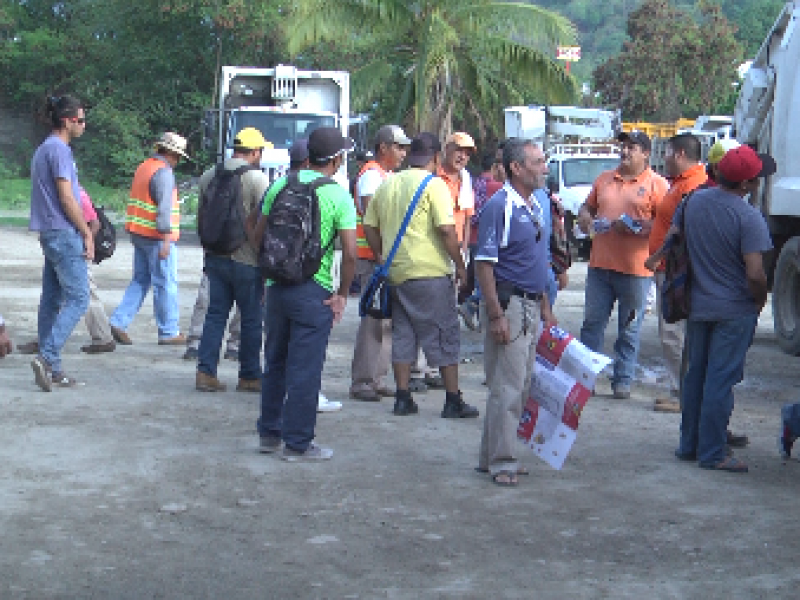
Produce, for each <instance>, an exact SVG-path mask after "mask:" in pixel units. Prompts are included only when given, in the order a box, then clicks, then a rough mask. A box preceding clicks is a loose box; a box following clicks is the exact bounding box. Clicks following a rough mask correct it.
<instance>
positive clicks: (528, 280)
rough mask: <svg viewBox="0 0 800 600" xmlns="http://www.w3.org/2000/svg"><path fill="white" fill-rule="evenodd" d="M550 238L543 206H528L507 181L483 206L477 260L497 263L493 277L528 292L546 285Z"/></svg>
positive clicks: (539, 289)
mask: <svg viewBox="0 0 800 600" xmlns="http://www.w3.org/2000/svg"><path fill="white" fill-rule="evenodd" d="M549 243H550V239H549V237H548V236H547V235H546V231H545V223H544V215H542V214H541V207H540V206H539V205H538V204H537V203H535V202H534V203H533V205H532V207H531V208H529V207H528V205H527V204H526V203H525V201H524V200H523V199H522V197H521V196H520V195H519V194H518V193H517V192H516V191H515V190H514V188H512V187H511V186H510V185H509V184H508V183H506V185H505V186H503V188H501V189H500V190H498V191H497V193H496V194H495V195H494V196H492V197H491V198H490V199H489V201H488V202H487V203H486V204H485V205H484V207H483V209H482V210H481V212H480V215H479V216H478V249H477V252H476V255H475V260H480V261H486V262H492V263H494V277H495V279H496V280H498V281H507V282H509V283H513V284H514V285H515V286H516V287H518V288H519V289H521V290H523V291H525V292H531V293H541V292H544V291H545V289H546V288H547V275H548V271H549V269H550V262H549V260H548V258H547V252H548V249H549Z"/></svg>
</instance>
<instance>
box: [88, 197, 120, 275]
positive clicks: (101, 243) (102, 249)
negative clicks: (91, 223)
mask: <svg viewBox="0 0 800 600" xmlns="http://www.w3.org/2000/svg"><path fill="white" fill-rule="evenodd" d="M94 210H95V212H96V213H97V222H98V223H99V224H100V229H99V230H98V231H97V233H96V234H94V260H93V261H92V262H94V264H96V265H99V264H100V263H101V262H103V261H104V260H105V259H107V258H111V256H112V255H113V254H114V250H116V249H117V230H116V229H115V228H114V225H113V223H111V221H109V220H108V217H107V216H106V211H105V209H103V207H102V206H95V207H94Z"/></svg>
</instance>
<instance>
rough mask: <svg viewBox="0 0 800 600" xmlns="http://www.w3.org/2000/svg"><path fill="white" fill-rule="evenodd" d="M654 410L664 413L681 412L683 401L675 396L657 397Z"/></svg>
mask: <svg viewBox="0 0 800 600" xmlns="http://www.w3.org/2000/svg"><path fill="white" fill-rule="evenodd" d="M653 410H654V411H656V412H663V413H679V412H681V403H680V401H679V400H676V399H675V398H656V402H655V405H654V406H653Z"/></svg>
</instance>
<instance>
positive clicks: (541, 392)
mask: <svg viewBox="0 0 800 600" xmlns="http://www.w3.org/2000/svg"><path fill="white" fill-rule="evenodd" d="M610 363H611V359H610V358H608V357H607V356H603V355H602V354H598V353H597V352H592V351H591V350H589V349H588V348H587V347H586V346H584V345H583V344H581V343H580V342H579V341H578V340H576V339H575V338H574V337H572V335H570V334H569V333H568V332H567V331H564V330H563V329H560V328H559V327H550V328H545V329H543V331H542V335H541V336H540V337H539V343H538V344H537V347H536V364H535V366H534V373H533V377H531V389H530V394H529V396H528V401H527V403H526V404H525V406H524V407H523V410H522V416H521V418H520V422H519V428H518V429H517V437H518V438H519V439H520V441H522V442H523V443H524V444H525V445H526V446H528V447H529V448H530V449H531V450H533V452H534V453H535V454H536V455H537V456H538V457H539V458H541V459H542V460H543V461H545V462H546V463H547V464H549V465H550V466H551V467H553V468H554V469H559V470H560V469H561V467H562V466H564V461H565V460H566V458H567V455H568V454H569V451H570V449H571V448H572V444H573V443H574V442H575V438H576V437H577V430H578V423H579V421H580V416H581V413H582V412H583V408H584V406H586V403H587V402H588V401H589V398H590V397H591V395H592V389H593V388H594V384H595V380H596V379H597V375H598V374H599V373H600V371H602V370H603V369H604V368H605V367H606V366H607V365H609V364H610Z"/></svg>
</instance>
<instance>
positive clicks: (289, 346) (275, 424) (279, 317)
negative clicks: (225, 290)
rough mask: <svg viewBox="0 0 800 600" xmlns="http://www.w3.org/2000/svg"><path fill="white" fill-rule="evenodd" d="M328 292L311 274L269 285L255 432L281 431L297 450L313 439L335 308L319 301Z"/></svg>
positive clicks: (278, 434) (303, 450)
mask: <svg viewBox="0 0 800 600" xmlns="http://www.w3.org/2000/svg"><path fill="white" fill-rule="evenodd" d="M330 297H331V293H330V292H329V291H328V290H326V289H325V288H323V287H322V286H320V285H319V284H318V283H316V282H315V281H314V280H309V281H307V282H305V283H301V284H298V285H278V284H273V285H271V286H269V288H268V289H267V295H266V302H265V305H266V306H265V308H264V312H265V333H266V339H265V341H264V378H263V380H262V384H261V417H260V418H259V419H258V423H257V427H258V433H259V435H261V436H262V437H267V436H273V437H282V438H283V441H284V443H285V444H286V446H287V447H288V448H290V449H292V450H297V451H298V452H305V450H306V449H307V448H308V446H309V444H311V442H312V440H313V439H314V427H315V426H316V424H317V402H318V399H319V390H320V387H321V386H322V367H323V365H324V363H325V350H326V349H327V347H328V337H329V336H330V333H331V327H332V326H333V311H332V310H331V309H330V307H328V306H325V305H324V304H323V301H325V300H327V299H328V298H330ZM242 331H243V332H244V327H243V328H242Z"/></svg>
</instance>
